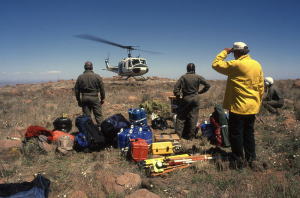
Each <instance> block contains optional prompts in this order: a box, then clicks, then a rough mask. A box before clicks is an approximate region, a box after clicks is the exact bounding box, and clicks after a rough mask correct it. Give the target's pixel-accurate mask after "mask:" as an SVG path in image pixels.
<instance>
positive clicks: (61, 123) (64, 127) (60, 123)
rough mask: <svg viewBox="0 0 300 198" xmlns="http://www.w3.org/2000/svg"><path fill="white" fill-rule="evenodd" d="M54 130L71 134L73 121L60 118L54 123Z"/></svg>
mask: <svg viewBox="0 0 300 198" xmlns="http://www.w3.org/2000/svg"><path fill="white" fill-rule="evenodd" d="M53 126H54V130H58V131H64V132H69V131H71V129H72V121H71V120H70V118H66V117H60V118H56V119H55V120H54V122H53Z"/></svg>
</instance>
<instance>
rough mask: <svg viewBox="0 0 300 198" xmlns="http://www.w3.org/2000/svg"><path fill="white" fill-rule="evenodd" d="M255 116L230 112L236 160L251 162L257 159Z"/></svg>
mask: <svg viewBox="0 0 300 198" xmlns="http://www.w3.org/2000/svg"><path fill="white" fill-rule="evenodd" d="M254 122H255V115H240V114H235V113H232V112H229V123H228V127H229V138H230V143H231V150H232V153H233V155H234V157H235V158H237V159H245V158H246V160H247V161H248V162H251V161H253V160H255V159H256V153H255V139H254Z"/></svg>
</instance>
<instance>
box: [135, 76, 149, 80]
mask: <svg viewBox="0 0 300 198" xmlns="http://www.w3.org/2000/svg"><path fill="white" fill-rule="evenodd" d="M133 78H134V80H136V81H146V80H149V78H148V77H147V78H145V77H144V76H135V77H133Z"/></svg>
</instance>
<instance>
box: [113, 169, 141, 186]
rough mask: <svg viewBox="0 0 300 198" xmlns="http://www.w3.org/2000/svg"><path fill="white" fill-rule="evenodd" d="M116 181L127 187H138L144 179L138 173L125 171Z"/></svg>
mask: <svg viewBox="0 0 300 198" xmlns="http://www.w3.org/2000/svg"><path fill="white" fill-rule="evenodd" d="M116 183H117V184H119V185H121V186H124V187H125V188H137V187H139V186H140V185H141V183H142V179H141V177H140V176H139V175H138V174H134V173H129V172H125V173H124V174H123V175H121V176H119V177H117V178H116Z"/></svg>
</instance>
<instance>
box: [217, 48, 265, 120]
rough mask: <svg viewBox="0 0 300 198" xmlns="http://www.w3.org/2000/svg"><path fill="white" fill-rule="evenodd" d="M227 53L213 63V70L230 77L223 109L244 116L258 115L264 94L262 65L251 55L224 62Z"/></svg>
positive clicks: (220, 54) (224, 52)
mask: <svg viewBox="0 0 300 198" xmlns="http://www.w3.org/2000/svg"><path fill="white" fill-rule="evenodd" d="M226 57H227V51H226V50H223V51H222V52H221V53H219V54H218V55H217V57H216V58H215V59H214V61H213V63H212V68H213V69H215V70H216V71H217V72H219V73H221V74H224V75H226V76H228V78H227V86H226V91H225V97H224V102H223V107H224V108H225V109H228V110H229V111H231V112H233V113H236V114H242V115H249V114H257V113H258V112H259V109H260V106H261V101H262V96H263V93H264V76H263V71H262V68H261V65H260V63H259V62H257V61H256V60H254V59H252V58H251V57H250V55H244V56H241V57H240V58H239V59H237V60H231V61H224V59H226Z"/></svg>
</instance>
